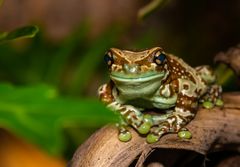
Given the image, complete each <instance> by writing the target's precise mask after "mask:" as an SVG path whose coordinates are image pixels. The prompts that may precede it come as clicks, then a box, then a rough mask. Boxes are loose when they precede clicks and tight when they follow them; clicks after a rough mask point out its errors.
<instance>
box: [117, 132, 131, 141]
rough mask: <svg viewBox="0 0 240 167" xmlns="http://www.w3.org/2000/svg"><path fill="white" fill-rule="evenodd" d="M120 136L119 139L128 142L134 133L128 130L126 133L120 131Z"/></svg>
mask: <svg viewBox="0 0 240 167" xmlns="http://www.w3.org/2000/svg"><path fill="white" fill-rule="evenodd" d="M118 138H119V140H120V141H122V142H127V141H129V140H131V139H132V134H131V133H130V132H128V131H127V132H124V133H120V134H119V135H118Z"/></svg>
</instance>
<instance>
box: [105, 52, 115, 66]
mask: <svg viewBox="0 0 240 167" xmlns="http://www.w3.org/2000/svg"><path fill="white" fill-rule="evenodd" d="M104 61H105V63H106V64H107V65H108V66H111V65H112V64H113V56H112V53H111V52H107V53H106V54H105V56H104Z"/></svg>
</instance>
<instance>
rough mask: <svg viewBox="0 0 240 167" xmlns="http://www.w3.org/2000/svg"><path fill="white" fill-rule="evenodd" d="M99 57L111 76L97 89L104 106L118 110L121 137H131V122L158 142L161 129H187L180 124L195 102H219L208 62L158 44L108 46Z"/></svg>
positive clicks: (188, 116)
mask: <svg viewBox="0 0 240 167" xmlns="http://www.w3.org/2000/svg"><path fill="white" fill-rule="evenodd" d="M104 60H105V62H106V64H107V66H108V69H109V73H110V82H109V83H107V84H104V85H102V86H101V87H100V88H99V92H98V93H99V97H100V99H101V101H102V102H104V103H105V104H106V105H107V107H108V108H110V109H111V110H113V111H115V112H118V113H119V114H120V115H121V121H120V123H119V124H118V128H119V136H118V137H119V140H121V141H124V142H126V141H129V140H130V139H131V138H132V136H131V133H130V131H129V130H128V127H129V126H132V127H133V128H134V129H135V130H136V131H137V132H138V133H140V134H142V135H147V138H146V139H147V142H148V143H154V142H157V141H158V140H159V139H160V137H161V136H162V135H164V134H166V133H181V132H183V131H188V130H187V129H186V128H184V127H185V125H186V124H188V123H189V122H190V121H191V120H192V119H193V118H194V116H195V115H196V112H197V108H198V105H199V103H202V104H203V106H204V107H206V108H211V107H213V106H215V105H216V106H222V105H223V102H222V100H221V91H222V90H221V86H219V85H216V84H215V81H216V76H215V75H214V74H213V71H212V70H211V69H210V67H209V66H199V67H196V68H192V67H190V66H189V65H188V64H186V63H185V62H184V61H183V60H182V59H180V58H178V57H175V56H174V55H172V54H168V53H165V52H164V51H163V49H162V48H160V47H154V48H151V49H148V50H144V51H139V52H134V51H129V50H120V49H117V48H111V49H110V50H109V51H108V52H106V55H105V57H104ZM147 111H154V113H150V114H149V113H148V112H147ZM189 133H190V132H189ZM189 133H186V134H189ZM189 137H190V136H189Z"/></svg>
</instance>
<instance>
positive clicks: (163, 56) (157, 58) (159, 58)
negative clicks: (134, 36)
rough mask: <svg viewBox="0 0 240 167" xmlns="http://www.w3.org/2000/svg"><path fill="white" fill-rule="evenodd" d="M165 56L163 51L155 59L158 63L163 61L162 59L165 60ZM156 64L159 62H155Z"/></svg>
mask: <svg viewBox="0 0 240 167" xmlns="http://www.w3.org/2000/svg"><path fill="white" fill-rule="evenodd" d="M165 58H166V55H165V54H163V53H161V54H160V55H159V56H157V57H155V61H156V60H159V61H160V63H163V62H164V60H165ZM157 64H159V63H157Z"/></svg>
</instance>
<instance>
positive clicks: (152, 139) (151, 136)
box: [147, 133, 159, 144]
mask: <svg viewBox="0 0 240 167" xmlns="http://www.w3.org/2000/svg"><path fill="white" fill-rule="evenodd" d="M158 140H159V137H158V136H156V135H154V134H152V133H150V134H149V135H147V142H148V143H149V144H151V143H156V142H157V141H158Z"/></svg>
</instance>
